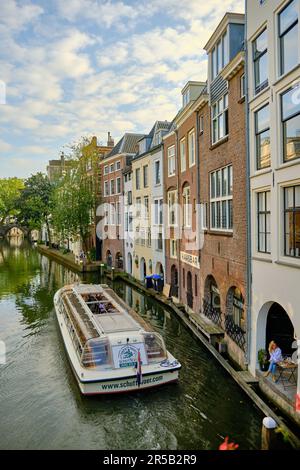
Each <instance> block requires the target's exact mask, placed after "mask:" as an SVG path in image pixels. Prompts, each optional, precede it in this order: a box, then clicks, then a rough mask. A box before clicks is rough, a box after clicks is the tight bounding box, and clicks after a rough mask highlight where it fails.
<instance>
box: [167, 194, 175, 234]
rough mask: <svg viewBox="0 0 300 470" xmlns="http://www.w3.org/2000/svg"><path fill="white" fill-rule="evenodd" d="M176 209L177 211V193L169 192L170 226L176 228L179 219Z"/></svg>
mask: <svg viewBox="0 0 300 470" xmlns="http://www.w3.org/2000/svg"><path fill="white" fill-rule="evenodd" d="M176 209H177V193H176V191H169V192H168V219H169V220H168V223H169V226H174V225H176V224H177V217H176Z"/></svg>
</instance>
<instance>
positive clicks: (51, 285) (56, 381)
mask: <svg viewBox="0 0 300 470" xmlns="http://www.w3.org/2000/svg"><path fill="white" fill-rule="evenodd" d="M0 273H1V275H0V324H1V330H0V339H5V341H6V343H7V350H8V363H7V365H6V366H5V367H3V368H0V373H1V382H0V413H1V421H0V433H1V436H2V437H1V441H0V448H62V449H63V448H84V449H99V448H101V449H215V448H217V446H218V444H219V443H220V441H221V439H222V437H223V436H226V435H230V436H231V437H232V438H233V439H234V440H235V441H236V442H238V443H239V444H240V448H242V449H243V448H244V449H250V448H257V447H259V440H260V425H261V415H260V413H259V412H258V411H257V410H256V409H255V408H254V407H253V405H252V403H250V402H249V401H248V400H247V399H246V398H245V396H244V395H243V394H242V393H241V391H240V389H239V388H238V387H237V386H236V385H235V383H234V382H232V380H231V379H230V378H229V376H228V375H227V374H226V373H225V372H224V371H223V370H222V369H220V367H219V366H218V364H217V363H216V362H215V361H213V360H212V358H211V356H210V355H209V354H208V353H207V352H206V350H205V349H203V348H202V347H201V346H200V345H199V344H198V343H197V342H196V341H195V340H194V339H193V338H192V337H191V336H190V334H189V332H188V331H187V330H186V329H185V328H184V327H183V326H182V324H181V323H179V322H178V321H177V319H176V318H174V316H172V315H171V314H170V312H169V311H167V310H165V309H164V308H163V307H162V306H161V305H160V304H157V303H156V302H155V301H154V300H152V299H149V298H146V297H144V295H142V294H141V293H139V292H137V291H135V290H133V289H131V288H130V287H128V286H126V285H125V284H124V283H123V282H115V283H114V285H113V288H114V289H115V291H116V292H117V293H118V294H119V295H120V297H122V298H123V299H124V300H125V301H126V302H127V303H128V304H129V305H130V306H132V307H133V308H135V309H136V310H137V311H138V312H139V313H140V315H141V316H142V317H143V318H144V319H145V320H147V321H148V322H150V323H151V325H152V327H153V329H156V330H157V331H159V332H160V333H161V334H162V335H163V337H164V338H165V341H166V344H167V347H168V349H170V351H171V352H172V353H173V354H174V355H175V357H178V359H179V360H180V362H181V363H182V365H183V368H182V371H181V376H180V382H179V384H178V385H169V386H166V387H162V388H160V389H154V390H149V391H143V393H136V394H131V395H123V396H120V397H116V396H114V397H109V396H108V397H100V398H93V399H91V398H87V397H82V396H81V395H80V392H79V390H78V387H77V384H76V382H75V380H74V377H73V375H72V372H71V368H70V365H69V363H68V360H67V357H66V353H65V350H64V346H63V343H62V340H61V337H60V335H59V329H58V327H57V324H56V318H55V315H54V310H53V295H54V293H55V291H56V290H57V289H58V288H60V287H61V286H62V285H64V284H67V283H72V282H76V281H78V280H79V279H80V277H79V276H78V275H77V274H74V273H72V272H71V271H69V270H68V269H66V268H65V267H63V266H60V265H58V264H57V263H55V262H53V261H50V260H49V259H48V258H46V257H44V256H40V255H39V254H38V253H37V251H36V250H35V249H33V248H31V247H30V245H28V244H27V243H26V241H25V242H24V243H22V245H20V246H19V247H18V246H11V245H10V246H9V245H8V244H7V242H1V243H0ZM84 280H85V281H86V282H99V280H98V279H97V276H96V275H90V276H85V277H84ZM107 282H108V281H107ZM0 367H1V366H0Z"/></svg>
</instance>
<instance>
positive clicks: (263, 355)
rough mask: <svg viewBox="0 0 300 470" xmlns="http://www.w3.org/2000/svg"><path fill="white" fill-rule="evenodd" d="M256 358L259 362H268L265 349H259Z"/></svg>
mask: <svg viewBox="0 0 300 470" xmlns="http://www.w3.org/2000/svg"><path fill="white" fill-rule="evenodd" d="M257 358H258V362H259V363H260V364H267V362H268V354H267V351H266V350H265V349H260V350H259V351H258V353H257Z"/></svg>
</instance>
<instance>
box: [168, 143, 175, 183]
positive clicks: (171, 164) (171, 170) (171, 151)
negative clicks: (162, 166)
mask: <svg viewBox="0 0 300 470" xmlns="http://www.w3.org/2000/svg"><path fill="white" fill-rule="evenodd" d="M175 172H176V166H175V145H172V147H169V148H168V175H169V176H173V175H175Z"/></svg>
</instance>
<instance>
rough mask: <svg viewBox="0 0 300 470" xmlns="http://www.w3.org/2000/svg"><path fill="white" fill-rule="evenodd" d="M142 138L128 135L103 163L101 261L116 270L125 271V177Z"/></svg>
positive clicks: (100, 226) (99, 226) (100, 228)
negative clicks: (125, 171)
mask: <svg viewBox="0 0 300 470" xmlns="http://www.w3.org/2000/svg"><path fill="white" fill-rule="evenodd" d="M142 137H143V136H142V135H141V134H131V133H126V134H124V136H123V137H122V138H121V140H120V141H119V142H118V143H117V144H116V146H115V147H114V148H113V149H112V151H111V152H110V153H109V154H108V155H107V156H106V157H105V158H104V159H103V160H102V161H101V174H102V178H101V187H102V205H101V222H100V223H99V224H98V231H99V232H100V233H99V235H100V236H101V238H102V250H101V252H102V254H101V258H102V260H103V261H104V262H105V263H106V264H107V265H108V266H109V267H114V268H117V269H123V268H124V236H125V235H124V226H123V220H124V215H123V214H124V175H123V171H124V170H125V169H126V168H127V167H128V165H129V164H130V162H131V160H132V158H133V157H134V155H135V154H136V152H137V148H138V140H139V139H140V138H142Z"/></svg>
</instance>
